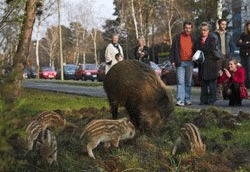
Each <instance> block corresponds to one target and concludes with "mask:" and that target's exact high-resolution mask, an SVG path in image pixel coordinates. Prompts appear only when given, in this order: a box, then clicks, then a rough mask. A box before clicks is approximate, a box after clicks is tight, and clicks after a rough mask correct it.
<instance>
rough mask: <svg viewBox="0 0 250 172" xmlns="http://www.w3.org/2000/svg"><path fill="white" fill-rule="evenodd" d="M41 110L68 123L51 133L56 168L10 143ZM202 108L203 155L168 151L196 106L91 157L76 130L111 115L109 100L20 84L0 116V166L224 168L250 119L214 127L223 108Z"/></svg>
mask: <svg viewBox="0 0 250 172" xmlns="http://www.w3.org/2000/svg"><path fill="white" fill-rule="evenodd" d="M0 107H1V103H0ZM42 110H61V111H62V112H63V114H64V117H65V118H66V120H67V126H66V127H64V128H59V129H58V130H56V132H55V134H56V137H57V143H58V166H57V167H50V166H48V165H41V166H38V165H36V164H34V161H35V160H36V157H35V156H33V155H32V154H29V155H28V156H27V157H22V156H21V157H19V156H17V152H18V151H20V149H21V148H20V147H18V148H15V147H14V146H13V141H12V142H11V138H13V137H14V136H15V135H16V134H17V135H19V136H21V137H23V136H24V135H25V134H24V125H25V124H26V123H27V122H28V121H29V120H30V119H31V117H32V116H33V115H35V114H36V113H38V112H40V111H42ZM205 112H207V113H206V114H205V116H204V120H205V126H206V127H201V128H199V129H200V132H201V135H202V136H203V138H205V139H204V140H205V143H206V144H207V154H206V156H205V157H200V158H197V157H192V156H191V155H190V154H189V153H187V152H185V151H184V152H180V153H179V155H178V156H176V157H174V156H172V155H171V153H170V152H171V149H172V146H173V144H174V142H175V139H176V138H177V137H178V135H179V129H180V126H181V124H183V123H185V122H193V121H194V119H196V118H197V116H199V114H200V113H199V110H187V109H182V108H176V109H175V112H174V114H173V115H172V116H170V117H169V119H168V120H167V122H166V125H164V127H163V128H162V131H161V134H159V135H158V134H156V135H154V136H150V135H147V133H144V134H138V135H137V137H136V138H135V139H132V140H128V141H121V142H120V144H119V148H114V147H111V148H109V149H104V148H103V147H102V145H101V144H100V145H99V146H98V147H97V148H96V149H94V150H93V152H94V154H95V157H96V160H93V159H91V158H89V157H88V156H87V154H86V153H85V152H83V151H82V148H83V146H84V145H83V143H82V141H81V140H79V135H80V134H81V132H82V131H83V129H84V126H85V125H86V123H87V121H88V120H89V119H91V118H111V114H110V112H109V104H108V101H107V100H106V99H105V98H93V97H84V96H78V95H69V94H62V93H56V92H49V91H39V90H33V89H25V90H24V91H23V95H22V98H21V99H20V102H19V104H18V105H17V106H16V107H13V110H12V111H11V112H5V113H4V115H1V118H0V133H1V137H0V145H1V147H0V171H13V172H15V171H24V172H25V171H30V170H31V171H32V170H33V171H34V170H37V171H39V172H40V171H41V172H42V171H55V172H57V171H58V172H61V171H73V172H74V171H76V172H78V171H88V172H109V171H119V172H140V171H143V172H145V171H146V172H147V171H160V170H163V171H164V170H165V171H211V168H212V169H213V170H214V171H218V170H220V169H226V168H228V167H229V166H230V165H228V164H226V162H228V156H229V155H230V151H231V150H232V149H241V150H246V151H247V150H250V141H249V138H250V134H249V130H250V121H249V120H244V121H243V122H240V125H239V126H238V127H237V128H235V129H230V128H226V127H224V126H222V127H218V124H219V119H216V118H215V115H214V114H216V113H219V114H220V113H222V112H220V111H219V110H218V109H212V110H209V109H208V110H205ZM121 116H127V112H126V111H125V109H124V108H121V109H120V117H121ZM224 132H232V133H233V138H232V139H231V140H227V141H226V140H225V139H223V136H222V135H223V133H224ZM14 138H15V137H14ZM213 140H214V141H215V142H216V144H217V145H218V146H219V147H220V146H223V145H227V146H226V147H224V150H223V152H219V153H218V152H216V151H214V150H213V145H211V144H212V143H213V142H212V141H213ZM15 143H19V142H18V140H17V141H16V140H14V145H16V144H15ZM16 151H17V152H16ZM232 156H233V155H232ZM248 163H249V162H248ZM248 166H249V165H247V164H239V165H238V166H236V167H234V169H233V171H242V172H244V171H248V170H250V169H249V167H248ZM222 171H223V170H222ZM224 171H228V170H224Z"/></svg>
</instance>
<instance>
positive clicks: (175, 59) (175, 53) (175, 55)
mask: <svg viewBox="0 0 250 172" xmlns="http://www.w3.org/2000/svg"><path fill="white" fill-rule="evenodd" d="M181 34H182V33H179V34H178V35H176V36H175V37H174V38H173V41H172V47H171V56H170V61H171V63H175V65H176V67H179V66H180V65H181V55H180V52H181V51H180V39H181ZM191 40H192V43H193V54H194V53H195V51H196V48H195V42H196V37H195V36H194V35H193V34H191Z"/></svg>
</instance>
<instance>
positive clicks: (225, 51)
mask: <svg viewBox="0 0 250 172" xmlns="http://www.w3.org/2000/svg"><path fill="white" fill-rule="evenodd" d="M218 26H219V28H218V29H217V30H216V31H215V32H214V33H215V35H217V37H218V46H219V49H220V51H221V59H220V60H218V68H219V69H224V68H227V64H228V59H229V58H232V57H233V55H234V49H235V44H234V42H233V37H232V35H231V33H230V32H227V30H226V29H227V20H226V19H220V20H218ZM222 87H223V85H222V84H219V85H218V93H217V96H218V97H222Z"/></svg>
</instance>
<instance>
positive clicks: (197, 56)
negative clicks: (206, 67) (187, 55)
mask: <svg viewBox="0 0 250 172" xmlns="http://www.w3.org/2000/svg"><path fill="white" fill-rule="evenodd" d="M192 60H193V61H194V62H196V63H198V64H202V63H204V61H205V56H204V53H203V51H201V50H197V51H196V52H195V53H194V55H193V57H192Z"/></svg>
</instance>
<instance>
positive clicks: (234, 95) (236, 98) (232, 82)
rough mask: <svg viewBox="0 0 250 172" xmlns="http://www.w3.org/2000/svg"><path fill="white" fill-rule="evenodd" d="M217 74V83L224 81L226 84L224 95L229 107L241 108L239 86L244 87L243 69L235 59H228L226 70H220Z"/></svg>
mask: <svg viewBox="0 0 250 172" xmlns="http://www.w3.org/2000/svg"><path fill="white" fill-rule="evenodd" d="M219 73H220V78H219V79H218V83H223V82H224V81H226V82H227V84H228V90H227V92H226V94H227V96H228V99H229V106H241V101H242V98H241V97H240V86H241V85H244V81H245V69H244V68H243V67H242V66H241V64H238V62H237V61H236V60H235V59H230V60H229V62H228V68H227V69H224V70H223V71H222V70H220V72H219Z"/></svg>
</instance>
